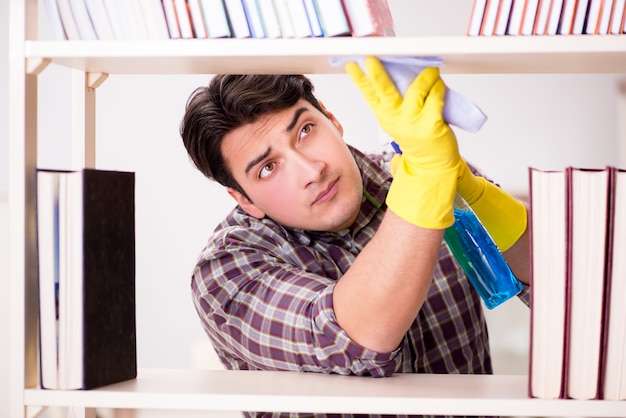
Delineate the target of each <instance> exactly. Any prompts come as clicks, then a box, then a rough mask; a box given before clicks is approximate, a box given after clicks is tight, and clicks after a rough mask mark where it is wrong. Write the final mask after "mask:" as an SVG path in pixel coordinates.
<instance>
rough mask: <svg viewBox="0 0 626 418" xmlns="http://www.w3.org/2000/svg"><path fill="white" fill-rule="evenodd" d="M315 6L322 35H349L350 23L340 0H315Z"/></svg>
mask: <svg viewBox="0 0 626 418" xmlns="http://www.w3.org/2000/svg"><path fill="white" fill-rule="evenodd" d="M315 8H316V10H317V14H318V16H319V19H320V22H321V24H322V31H323V33H324V36H326V37H333V36H346V35H350V25H349V24H348V18H347V17H346V13H345V11H344V10H343V5H342V4H341V0H315Z"/></svg>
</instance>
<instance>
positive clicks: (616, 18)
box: [609, 0, 626, 35]
mask: <svg viewBox="0 0 626 418" xmlns="http://www.w3.org/2000/svg"><path fill="white" fill-rule="evenodd" d="M625 4H626V1H625V0H615V1H614V2H613V10H611V21H610V22H609V32H610V34H611V35H619V34H620V33H622V22H623V17H624V5H625Z"/></svg>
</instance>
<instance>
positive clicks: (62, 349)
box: [36, 169, 137, 390]
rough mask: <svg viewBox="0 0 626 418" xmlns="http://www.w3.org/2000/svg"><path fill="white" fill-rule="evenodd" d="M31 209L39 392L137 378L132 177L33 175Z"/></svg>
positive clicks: (102, 173) (90, 172)
mask: <svg viewBox="0 0 626 418" xmlns="http://www.w3.org/2000/svg"><path fill="white" fill-rule="evenodd" d="M36 206H37V216H36V220H37V251H38V276H39V280H38V299H39V354H40V365H41V368H40V370H41V373H40V379H41V387H42V388H44V389H64V390H67V389H92V388H96V387H100V386H104V385H107V384H111V383H117V382H120V381H123V380H128V379H133V378H135V377H136V376H137V348H136V326H135V175H134V173H128V172H117V171H104V170H93V169H85V170H81V171H55V170H43V169H39V170H37V204H36Z"/></svg>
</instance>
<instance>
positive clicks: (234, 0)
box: [224, 0, 252, 38]
mask: <svg viewBox="0 0 626 418" xmlns="http://www.w3.org/2000/svg"><path fill="white" fill-rule="evenodd" d="M224 5H225V6H226V14H227V15H228V21H229V22H230V28H231V30H232V36H233V37H235V38H250V37H251V36H252V33H251V32H250V27H249V26H248V19H246V12H245V10H244V8H243V4H242V3H241V0H224Z"/></svg>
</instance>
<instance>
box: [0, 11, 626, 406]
mask: <svg viewBox="0 0 626 418" xmlns="http://www.w3.org/2000/svg"><path fill="white" fill-rule="evenodd" d="M389 4H390V6H391V8H392V13H393V14H394V18H395V21H396V29H397V32H398V35H400V36H401V35H463V34H464V33H465V28H466V25H467V22H468V20H469V13H470V7H471V2H470V1H459V0H389ZM7 15H8V1H7V0H1V1H0V416H5V415H6V414H5V413H3V411H4V408H5V405H6V404H7V401H8V399H6V396H7V392H8V389H6V388H5V386H7V385H8V381H7V378H6V377H4V376H7V375H8V371H7V370H8V364H9V361H10V359H8V353H7V345H8V344H7V342H6V341H7V338H8V320H9V319H8V317H9V315H8V308H7V306H8V299H7V298H8V279H7V277H8V274H7V263H8V260H7V251H8V246H9V245H11V244H10V242H8V238H7V232H6V231H7V225H8V222H9V219H8V215H7V211H6V205H5V201H6V194H7V189H8V184H9V182H8V167H7V166H8V157H7V154H8V127H7V125H8V102H7V96H8V94H7V88H8V74H7V65H8V64H7V49H8V28H7V26H8V24H7V20H8V19H7ZM48 33H49V32H48V31H47V28H46V27H45V26H44V27H43V28H42V36H43V37H46V36H49V35H48ZM444 70H445V64H444ZM312 78H313V79H314V81H315V83H316V86H317V87H316V91H317V94H318V96H319V97H320V98H321V100H322V101H323V102H324V103H325V104H326V106H327V108H328V109H330V110H331V111H332V112H333V113H335V115H336V116H337V117H338V118H339V120H340V121H342V123H343V125H344V128H345V139H346V141H347V142H349V143H351V144H354V145H356V146H358V147H360V148H361V149H363V150H364V151H375V150H377V149H379V140H378V136H377V132H378V129H377V127H376V124H375V121H374V119H373V118H372V117H371V113H369V112H370V111H369V109H368V108H367V107H366V106H365V104H364V103H363V102H362V100H361V98H360V96H359V93H358V91H357V90H356V89H355V88H354V87H353V86H352V84H351V82H350V81H349V79H348V78H347V77H346V76H313V77H312ZM444 79H445V80H446V82H447V83H448V85H449V87H451V88H453V89H455V90H457V91H459V92H460V93H462V94H464V95H466V96H468V97H469V98H471V99H472V100H473V101H474V102H475V103H477V104H478V105H479V106H480V107H481V108H482V109H483V111H484V112H485V113H486V114H487V115H488V117H489V120H488V121H487V123H486V124H485V125H484V127H483V129H482V130H481V131H480V132H479V133H476V134H469V133H466V132H463V131H459V130H457V136H458V138H459V142H460V147H461V152H462V154H464V156H465V157H466V158H467V159H468V160H470V161H472V162H474V163H475V164H477V165H478V166H479V167H480V168H482V169H483V170H484V171H485V172H486V173H487V174H488V175H489V176H491V177H492V178H494V179H495V180H497V181H498V182H499V183H500V184H501V185H503V186H504V187H505V188H507V189H509V190H510V191H512V192H513V193H515V194H517V195H520V196H525V195H526V193H527V185H528V180H527V176H528V167H529V166H533V167H537V168H543V169H561V168H563V167H565V166H567V165H574V166H581V167H603V166H605V165H607V164H614V165H621V166H625V165H626V164H625V162H626V155H624V153H625V149H626V147H625V146H624V142H626V138H624V136H625V135H624V132H621V131H620V125H619V119H618V114H620V113H623V110H624V108H623V107H622V106H623V105H621V104H620V95H619V88H618V86H619V84H620V82H622V77H621V76H618V75H537V76H535V75H467V76H461V75H444ZM40 80H41V81H40V87H41V96H40V119H41V121H40V125H39V132H40V135H41V139H40V143H39V156H38V159H39V166H40V167H47V168H73V167H69V166H68V158H67V154H68V153H67V149H68V145H67V140H66V138H67V137H68V135H69V123H70V120H69V117H70V116H69V114H70V106H69V102H68V100H67V99H66V97H67V96H68V94H67V88H68V87H69V73H68V71H67V70H65V69H63V68H58V67H55V66H50V67H49V68H47V69H46V70H45V71H44V72H43V73H42V75H41V76H40ZM208 81H209V76H208V75H207V76H123V75H112V76H110V77H109V79H108V80H107V81H106V82H105V83H104V84H103V85H102V86H101V87H100V88H98V92H97V95H98V104H97V109H98V113H97V135H98V148H97V165H98V167H99V168H103V169H117V170H132V171H135V172H136V181H137V185H136V193H137V204H136V211H137V217H136V219H137V224H136V230H137V318H138V323H137V337H138V360H139V366H140V367H172V368H187V367H219V365H217V364H216V363H215V361H214V358H213V355H212V352H211V349H210V348H209V347H208V346H207V344H206V337H205V336H204V335H203V332H202V330H201V328H200V324H199V321H198V319H197V317H196V314H195V311H194V309H193V306H192V303H191V298H190V290H189V283H190V278H189V277H190V273H191V270H192V268H193V266H194V262H195V259H196V256H197V255H198V253H199V251H200V249H201V248H202V246H203V244H204V242H205V240H206V238H207V236H208V235H209V233H210V231H211V230H212V229H213V227H214V225H215V224H216V223H217V222H218V221H219V220H220V219H221V218H222V217H223V215H224V214H225V213H226V212H227V211H228V210H230V208H231V207H232V202H231V201H230V198H229V197H228V196H227V195H226V193H225V192H224V191H223V190H222V189H221V188H220V187H219V186H217V185H215V184H212V183H210V182H209V181H208V180H206V179H205V178H203V177H202V176H201V175H200V174H199V173H198V172H196V171H195V169H194V168H193V167H192V166H191V164H190V163H189V161H188V158H187V156H186V153H185V150H184V147H183V145H182V140H181V139H180V136H179V134H178V127H179V123H180V120H181V117H182V114H183V111H184V106H185V101H186V99H187V97H188V96H189V94H190V93H191V92H192V91H193V89H194V88H196V87H197V86H200V85H204V84H206V83H207V82H208ZM489 321H490V324H491V325H490V326H491V331H490V335H491V338H492V347H493V350H494V355H495V365H496V372H498V373H525V372H526V368H527V364H526V361H527V360H526V355H527V350H528V310H527V309H525V308H524V307H522V305H521V303H519V302H518V301H512V302H510V303H509V304H505V305H504V306H502V307H500V308H498V309H496V310H494V311H490V312H489Z"/></svg>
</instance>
